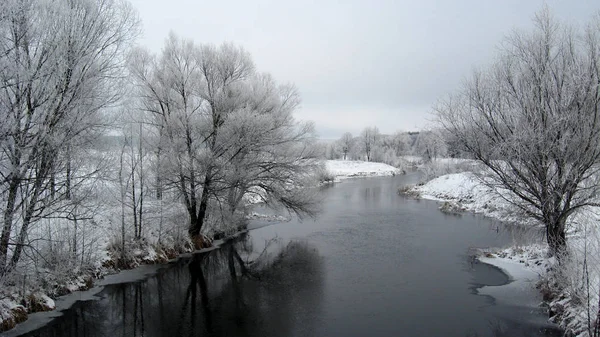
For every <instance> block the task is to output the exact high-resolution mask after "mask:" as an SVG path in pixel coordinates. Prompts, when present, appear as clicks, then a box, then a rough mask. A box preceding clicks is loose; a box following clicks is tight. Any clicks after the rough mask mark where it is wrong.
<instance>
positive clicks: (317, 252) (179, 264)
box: [16, 175, 561, 337]
mask: <svg viewBox="0 0 600 337" xmlns="http://www.w3.org/2000/svg"><path fill="white" fill-rule="evenodd" d="M415 179H416V175H408V176H397V177H382V178H368V179H354V180H347V181H344V182H342V183H338V184H335V185H334V186H331V187H326V188H323V189H322V191H321V193H320V194H321V196H322V202H321V204H322V212H321V213H320V215H319V216H318V217H317V218H316V219H304V220H303V221H298V220H296V219H294V220H292V221H289V222H283V223H274V224H270V225H269V224H268V223H266V222H260V221H253V222H252V223H251V228H254V229H251V231H250V232H249V234H248V235H244V236H241V237H240V238H238V239H236V240H233V241H232V242H230V243H227V244H224V245H223V246H222V247H221V248H220V249H216V250H212V251H210V252H208V253H204V254H195V255H193V256H191V257H187V258H182V259H179V260H177V261H176V262H174V263H171V264H169V265H166V266H163V267H160V268H158V267H154V269H152V268H151V270H152V271H151V272H149V274H150V275H149V276H146V277H142V278H141V279H137V280H134V281H132V282H126V283H119V284H111V285H106V286H104V287H103V288H102V289H101V291H99V292H98V293H97V294H95V295H94V296H91V297H89V298H87V299H88V300H86V301H78V302H76V303H75V304H74V305H72V306H71V307H70V308H69V309H67V310H65V311H64V312H63V315H62V316H60V317H58V318H55V319H53V320H51V321H50V322H48V323H46V324H44V326H43V327H41V328H39V329H37V330H34V331H30V332H29V333H27V334H26V335H27V336H44V337H45V336H88V337H89V336H298V337H300V336H302V337H305V336H461V337H466V336H560V335H561V332H560V331H559V330H557V329H556V328H555V327H553V326H552V325H550V324H548V323H547V319H546V317H545V315H544V313H543V312H542V311H541V310H539V309H537V303H539V301H540V299H539V297H538V294H537V293H536V291H535V289H529V290H525V298H527V301H525V303H526V304H525V305H524V304H523V301H520V302H519V303H518V304H517V303H510V302H507V301H503V300H502V299H501V298H493V297H490V296H483V295H480V294H478V289H479V288H480V287H482V286H484V285H488V286H498V285H503V284H506V283H508V282H509V279H508V277H507V276H506V275H505V274H503V273H502V272H501V271H500V270H498V269H496V268H494V267H491V266H489V265H486V264H482V263H476V261H473V259H472V258H471V257H470V254H469V252H470V251H472V248H477V247H496V246H503V245H506V244H508V243H510V242H511V241H510V240H511V239H510V238H511V233H509V231H508V229H505V228H503V227H501V226H500V227H499V226H498V225H497V224H494V223H492V222H491V221H490V220H488V219H484V218H482V217H479V216H474V215H469V214H466V215H462V216H456V215H448V214H444V213H442V212H440V211H439V210H438V205H437V203H435V202H431V201H426V200H414V199H411V198H407V197H404V196H401V195H398V194H397V189H398V187H400V186H402V185H405V184H407V183H414V181H415ZM274 238H275V239H274ZM265 247H266V248H265ZM149 268H150V267H149ZM242 274H243V276H242ZM34 316H35V315H34ZM25 324H27V323H25ZM32 324H33V323H32ZM19 329H21V328H18V329H17V330H16V331H17V332H18V331H19Z"/></svg>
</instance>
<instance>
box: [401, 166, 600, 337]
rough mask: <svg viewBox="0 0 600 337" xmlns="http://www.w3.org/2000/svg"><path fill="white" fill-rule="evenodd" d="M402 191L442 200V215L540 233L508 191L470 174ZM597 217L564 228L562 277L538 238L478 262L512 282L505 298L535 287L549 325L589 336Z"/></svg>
mask: <svg viewBox="0 0 600 337" xmlns="http://www.w3.org/2000/svg"><path fill="white" fill-rule="evenodd" d="M404 192H406V193H407V194H410V195H413V196H416V197H419V198H424V199H430V200H436V201H440V202H441V206H440V209H441V210H443V211H450V212H462V211H469V212H475V213H480V214H483V215H485V216H488V217H490V218H493V219H497V220H500V221H502V222H506V223H510V224H515V225H526V226H525V227H526V228H536V227H537V228H540V225H539V224H537V223H536V222H535V221H533V220H530V219H525V218H523V217H522V216H519V213H518V212H517V211H516V209H515V207H514V206H513V205H511V204H510V203H509V202H508V201H507V199H509V198H510V195H509V194H508V193H507V192H506V191H502V190H500V191H498V190H494V189H492V188H491V187H489V186H486V185H485V184H483V183H482V182H481V181H480V180H479V178H478V177H476V176H475V175H474V174H473V173H471V172H462V173H454V174H447V175H443V176H440V177H437V178H434V179H432V180H430V181H428V182H426V183H425V184H422V185H420V186H414V187H412V188H410V189H408V190H406V191H404ZM598 213H599V212H598V210H597V209H595V208H588V209H585V210H582V211H580V212H579V213H577V214H576V215H574V216H573V217H572V219H571V221H570V222H569V224H568V225H569V230H568V246H569V259H568V261H566V262H563V265H561V266H560V270H561V271H562V273H560V274H558V273H557V272H556V270H557V269H558V268H557V266H556V260H555V259H554V258H548V257H547V245H546V244H545V243H543V237H541V236H540V235H537V236H536V237H533V236H532V237H531V238H523V237H519V236H518V235H516V236H515V242H514V246H512V247H499V248H498V249H495V250H494V251H493V252H488V253H487V254H486V255H487V257H486V256H481V257H479V260H480V261H481V262H484V263H488V264H491V265H494V266H496V267H498V268H500V269H502V270H503V271H504V272H505V273H506V274H507V275H508V276H509V278H511V280H512V282H511V283H510V285H507V286H506V287H505V288H503V292H504V293H507V291H506V290H508V293H510V292H513V293H515V294H516V293H518V289H519V288H522V287H534V286H536V287H537V288H538V289H540V291H541V292H542V294H543V295H544V299H545V300H547V301H548V307H549V310H550V315H551V318H550V319H551V320H552V321H553V322H555V323H557V324H559V325H560V326H561V327H562V328H564V329H565V330H566V331H569V332H570V333H573V335H575V336H582V337H583V336H589V335H590V334H589V331H590V328H591V326H592V325H593V324H594V321H595V318H596V314H597V312H598V288H597V287H598V284H600V260H599V259H598V258H597V257H596V256H598V255H597V254H598V252H600V243H599V240H598V238H600V230H599V228H598V225H597V224H598V222H599V221H598V219H599V216H598ZM534 232H535V233H538V232H539V231H534ZM532 239H535V240H532ZM497 290H498V289H497V288H490V287H487V288H484V289H482V290H481V291H482V293H484V294H489V295H493V293H494V292H496V291H497ZM513 290H514V291H513Z"/></svg>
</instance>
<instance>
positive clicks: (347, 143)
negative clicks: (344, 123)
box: [338, 132, 354, 160]
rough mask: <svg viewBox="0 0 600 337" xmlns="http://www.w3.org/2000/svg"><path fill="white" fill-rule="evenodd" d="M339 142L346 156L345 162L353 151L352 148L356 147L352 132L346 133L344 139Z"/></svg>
mask: <svg viewBox="0 0 600 337" xmlns="http://www.w3.org/2000/svg"><path fill="white" fill-rule="evenodd" d="M338 142H339V144H340V148H341V150H342V154H343V155H344V160H346V158H347V157H348V153H349V152H350V151H351V150H352V146H354V138H353V137H352V134H351V133H350V132H346V133H344V134H343V135H342V138H340V140H339V141H338Z"/></svg>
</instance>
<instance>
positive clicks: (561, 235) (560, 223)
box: [546, 219, 567, 258]
mask: <svg viewBox="0 0 600 337" xmlns="http://www.w3.org/2000/svg"><path fill="white" fill-rule="evenodd" d="M565 225H566V223H565V220H564V219H559V220H556V221H553V222H551V223H549V224H546V240H547V242H548V246H549V247H550V253H551V254H552V256H556V257H557V258H560V256H561V255H564V254H565V253H566V247H567V238H566V235H565Z"/></svg>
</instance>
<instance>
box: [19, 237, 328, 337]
mask: <svg viewBox="0 0 600 337" xmlns="http://www.w3.org/2000/svg"><path fill="white" fill-rule="evenodd" d="M251 252H252V249H251V247H250V245H249V240H248V238H247V237H242V238H240V239H237V240H235V241H232V242H229V243H227V244H225V245H223V246H222V247H221V248H220V249H215V250H212V251H210V252H207V253H203V254H195V255H193V256H192V257H191V258H189V259H185V260H179V261H177V262H175V263H174V265H173V266H170V267H167V268H165V269H163V270H161V271H159V272H158V273H157V275H155V276H153V277H151V278H149V279H147V280H144V281H140V282H136V283H125V284H118V285H112V286H108V287H107V288H106V289H105V290H104V291H103V292H102V295H103V298H102V299H101V300H95V301H88V302H81V303H77V304H76V305H75V306H74V307H72V308H71V309H70V310H67V311H66V312H65V315H64V316H62V317H60V318H58V319H56V320H55V321H53V322H52V323H51V324H50V325H48V326H46V327H44V328H42V329H40V330H37V331H34V332H32V333H30V334H29V336H44V337H45V336H85V337H95V336H200V335H201V336H282V335H293V334H296V333H299V334H303V335H305V334H311V331H314V326H313V325H312V324H311V322H315V321H318V317H319V316H320V312H319V310H320V306H321V305H320V301H321V299H322V298H323V296H322V288H323V270H322V261H321V257H320V256H319V254H318V251H317V250H316V249H314V248H313V247H311V246H310V245H308V244H306V243H304V242H295V241H293V242H290V243H289V244H288V245H287V246H286V247H285V248H283V249H281V250H280V252H279V253H278V254H277V255H275V256H271V257H268V256H265V255H261V257H260V260H257V261H252V262H249V261H248V260H247V259H248V256H250V254H251Z"/></svg>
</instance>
